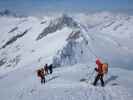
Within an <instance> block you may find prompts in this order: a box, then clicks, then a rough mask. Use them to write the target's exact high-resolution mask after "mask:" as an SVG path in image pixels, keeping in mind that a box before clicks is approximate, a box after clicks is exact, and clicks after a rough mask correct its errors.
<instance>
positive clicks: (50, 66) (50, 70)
mask: <svg viewBox="0 0 133 100" xmlns="http://www.w3.org/2000/svg"><path fill="white" fill-rule="evenodd" d="M49 72H50V74H52V73H53V65H52V64H50V65H49Z"/></svg>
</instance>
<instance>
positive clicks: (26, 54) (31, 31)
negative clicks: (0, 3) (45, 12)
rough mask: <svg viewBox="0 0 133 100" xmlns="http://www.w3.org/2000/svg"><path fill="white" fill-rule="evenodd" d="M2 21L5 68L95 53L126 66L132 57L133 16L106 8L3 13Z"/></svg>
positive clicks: (79, 58)
mask: <svg viewBox="0 0 133 100" xmlns="http://www.w3.org/2000/svg"><path fill="white" fill-rule="evenodd" d="M0 22H1V23H0V27H2V29H1V31H0V35H1V37H0V48H1V49H0V66H1V67H0V69H1V70H5V69H12V67H14V68H18V67H22V66H24V65H26V64H28V63H31V62H34V61H39V64H44V63H45V62H48V63H52V62H53V63H55V64H57V65H66V64H76V63H80V62H84V63H88V61H91V60H93V59H94V58H95V55H97V56H99V57H102V58H104V59H105V61H109V62H110V63H113V64H114V65H117V62H121V63H122V64H123V65H124V66H125V65H126V64H128V63H131V61H132V56H128V55H131V54H132V53H133V52H132V49H133V47H132V45H131V43H132V41H133V29H132V25H133V16H129V15H120V14H113V13H107V12H104V13H94V14H79V15H75V16H74V15H73V16H70V15H66V14H63V15H61V16H58V17H57V16H56V17H54V16H51V17H46V16H45V17H44V18H36V17H21V18H18V17H17V18H16V17H0ZM106 44H108V45H106ZM103 48H104V49H103ZM125 57H126V60H124V61H123V59H122V58H125ZM113 59H114V60H113ZM116 60H118V61H116ZM118 66H119V65H118Z"/></svg>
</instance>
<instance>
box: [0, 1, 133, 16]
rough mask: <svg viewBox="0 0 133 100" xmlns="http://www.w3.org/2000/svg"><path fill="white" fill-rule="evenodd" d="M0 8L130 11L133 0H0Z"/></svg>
mask: <svg viewBox="0 0 133 100" xmlns="http://www.w3.org/2000/svg"><path fill="white" fill-rule="evenodd" d="M0 9H11V10H13V11H15V12H20V13H22V14H37V13H48V12H86V11H96V10H117V11H128V10H132V9H133V0H0Z"/></svg>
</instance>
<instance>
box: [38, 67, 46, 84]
mask: <svg viewBox="0 0 133 100" xmlns="http://www.w3.org/2000/svg"><path fill="white" fill-rule="evenodd" d="M45 75H46V72H45V70H44V68H41V69H38V70H37V76H38V77H40V78H41V84H43V83H45V82H46V81H45Z"/></svg>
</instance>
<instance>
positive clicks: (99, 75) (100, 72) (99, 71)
mask: <svg viewBox="0 0 133 100" xmlns="http://www.w3.org/2000/svg"><path fill="white" fill-rule="evenodd" d="M96 64H97V68H95V71H96V72H97V76H96V78H95V80H94V82H93V85H94V86H96V84H97V82H98V80H99V79H100V80H101V86H104V81H103V76H104V72H103V68H102V67H103V64H102V62H101V61H100V60H99V59H97V60H96Z"/></svg>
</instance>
